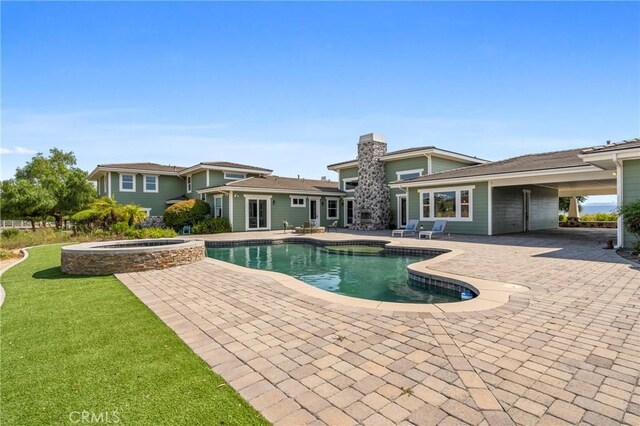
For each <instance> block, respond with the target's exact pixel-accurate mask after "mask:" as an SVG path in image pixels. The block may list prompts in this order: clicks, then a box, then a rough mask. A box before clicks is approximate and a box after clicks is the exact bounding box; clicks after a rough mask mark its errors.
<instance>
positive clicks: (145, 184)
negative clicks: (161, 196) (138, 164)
mask: <svg viewBox="0 0 640 426" xmlns="http://www.w3.org/2000/svg"><path fill="white" fill-rule="evenodd" d="M148 177H154V178H156V189H155V191H153V190H149V189H147V178H148ZM159 191H160V176H158V175H142V192H159Z"/></svg>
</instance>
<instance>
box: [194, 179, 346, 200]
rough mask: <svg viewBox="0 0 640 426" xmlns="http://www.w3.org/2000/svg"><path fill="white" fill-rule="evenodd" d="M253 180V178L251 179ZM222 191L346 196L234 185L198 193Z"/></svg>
mask: <svg viewBox="0 0 640 426" xmlns="http://www.w3.org/2000/svg"><path fill="white" fill-rule="evenodd" d="M249 179H252V178H249ZM236 182H237V181H236ZM220 191H236V192H252V193H263V194H296V195H312V196H314V195H315V196H318V197H319V196H322V195H329V196H333V197H340V196H344V195H346V194H341V193H337V194H336V192H335V191H332V192H330V191H299V190H292V189H271V188H250V187H239V186H233V185H224V186H222V187H219V186H216V187H213V188H200V189H196V192H197V193H199V194H200V193H207V194H208V193H211V192H220Z"/></svg>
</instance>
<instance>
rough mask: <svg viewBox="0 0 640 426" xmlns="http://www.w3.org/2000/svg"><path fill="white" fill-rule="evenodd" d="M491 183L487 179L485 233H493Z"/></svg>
mask: <svg viewBox="0 0 640 426" xmlns="http://www.w3.org/2000/svg"><path fill="white" fill-rule="evenodd" d="M492 196H493V185H492V182H491V181H487V218H488V219H487V234H488V235H493V197H492Z"/></svg>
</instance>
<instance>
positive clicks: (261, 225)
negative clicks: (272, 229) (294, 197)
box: [247, 199, 269, 230]
mask: <svg viewBox="0 0 640 426" xmlns="http://www.w3.org/2000/svg"><path fill="white" fill-rule="evenodd" d="M268 202H269V200H265V199H249V200H248V209H249V211H248V215H247V216H248V221H247V229H250V230H256V229H268V225H267V224H268V223H269V222H268V217H267V216H268V211H267V205H268Z"/></svg>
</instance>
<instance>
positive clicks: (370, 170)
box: [351, 133, 391, 230]
mask: <svg viewBox="0 0 640 426" xmlns="http://www.w3.org/2000/svg"><path fill="white" fill-rule="evenodd" d="M386 153H387V144H386V143H385V142H384V138H383V137H382V136H381V135H377V134H375V133H370V134H368V135H363V136H360V141H359V143H358V186H357V187H356V189H355V196H354V203H353V224H352V225H351V229H358V230H377V229H387V228H388V227H389V221H390V217H391V216H390V214H391V207H390V201H389V187H388V186H387V185H386V184H385V180H384V179H385V173H384V163H383V162H382V161H380V157H382V156H383V155H385V154H386ZM363 210H369V211H370V212H371V221H370V222H368V223H367V222H363V221H362V218H361V212H362V211H363Z"/></svg>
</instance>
